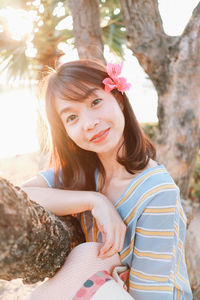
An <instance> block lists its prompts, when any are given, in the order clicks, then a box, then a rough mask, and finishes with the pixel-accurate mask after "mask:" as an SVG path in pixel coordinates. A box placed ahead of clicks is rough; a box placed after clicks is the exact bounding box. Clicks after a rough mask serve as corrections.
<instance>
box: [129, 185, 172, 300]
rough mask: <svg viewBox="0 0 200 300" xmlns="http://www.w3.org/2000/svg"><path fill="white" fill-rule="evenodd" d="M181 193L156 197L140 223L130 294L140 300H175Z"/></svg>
mask: <svg viewBox="0 0 200 300" xmlns="http://www.w3.org/2000/svg"><path fill="white" fill-rule="evenodd" d="M176 197H177V191H176V190H175V189H174V190H167V191H162V192H161V193H159V194H157V195H155V196H154V197H153V198H152V200H151V201H150V202H149V203H148V205H147V206H146V207H145V208H144V209H143V212H142V213H141V215H140V217H139V218H138V220H137V224H136V231H135V240H134V247H133V258H132V263H131V270H130V280H129V292H130V294H131V295H132V296H133V297H134V298H135V299H136V300H146V299H148V300H160V299H163V300H172V299H176V298H174V289H175V287H174V283H173V266H174V259H175V257H174V245H175V218H176Z"/></svg>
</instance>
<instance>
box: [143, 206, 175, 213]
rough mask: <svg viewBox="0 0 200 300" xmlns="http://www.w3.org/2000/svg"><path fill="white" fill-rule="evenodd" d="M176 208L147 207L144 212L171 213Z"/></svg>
mask: <svg viewBox="0 0 200 300" xmlns="http://www.w3.org/2000/svg"><path fill="white" fill-rule="evenodd" d="M175 210H176V208H175V207H171V208H145V209H144V213H170V212H175Z"/></svg>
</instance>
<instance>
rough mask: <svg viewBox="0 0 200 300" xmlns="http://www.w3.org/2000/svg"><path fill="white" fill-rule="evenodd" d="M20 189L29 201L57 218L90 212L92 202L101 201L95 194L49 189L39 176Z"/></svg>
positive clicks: (100, 197) (99, 196)
mask: <svg viewBox="0 0 200 300" xmlns="http://www.w3.org/2000/svg"><path fill="white" fill-rule="evenodd" d="M21 188H22V189H23V190H24V191H25V193H27V195H28V196H29V198H30V199H31V200H33V201H35V202H37V203H39V204H40V205H41V206H43V207H44V208H45V209H46V210H48V211H50V212H52V213H53V214H55V215H57V216H64V215H70V214H76V213H80V212H83V211H86V210H92V209H93V207H94V202H96V201H101V199H103V197H102V196H103V195H102V196H101V195H100V193H97V192H90V191H89V192H88V191H69V190H62V189H55V188H49V187H48V185H47V183H46V182H45V181H44V179H43V178H42V177H41V176H37V177H35V178H33V179H31V180H29V181H27V182H25V183H24V184H23V185H22V186H21Z"/></svg>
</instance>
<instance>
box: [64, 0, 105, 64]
mask: <svg viewBox="0 0 200 300" xmlns="http://www.w3.org/2000/svg"><path fill="white" fill-rule="evenodd" d="M69 8H70V10H71V14H72V17H73V32H74V37H75V44H76V47H77V50H78V54H79V57H80V58H89V59H96V60H100V61H101V62H103V63H104V64H105V59H104V56H103V42H102V39H101V28H100V14H99V1H98V0H92V1H91V0H69Z"/></svg>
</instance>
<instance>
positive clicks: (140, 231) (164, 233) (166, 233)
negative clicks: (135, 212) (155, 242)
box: [136, 228, 174, 236]
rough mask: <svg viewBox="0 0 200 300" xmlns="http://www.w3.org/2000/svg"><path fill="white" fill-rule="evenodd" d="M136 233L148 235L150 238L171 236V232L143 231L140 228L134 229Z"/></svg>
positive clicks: (172, 233)
mask: <svg viewBox="0 0 200 300" xmlns="http://www.w3.org/2000/svg"><path fill="white" fill-rule="evenodd" d="M136 232H139V233H142V234H144V235H150V236H173V235H174V232H173V231H149V230H143V229H140V228H136Z"/></svg>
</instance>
